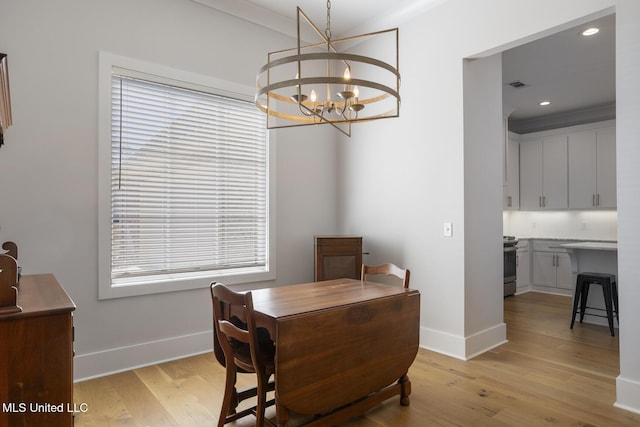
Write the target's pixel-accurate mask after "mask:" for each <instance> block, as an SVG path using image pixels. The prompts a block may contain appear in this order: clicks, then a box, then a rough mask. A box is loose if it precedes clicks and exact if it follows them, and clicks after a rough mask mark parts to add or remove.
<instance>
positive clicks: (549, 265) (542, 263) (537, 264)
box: [532, 240, 573, 295]
mask: <svg viewBox="0 0 640 427" xmlns="http://www.w3.org/2000/svg"><path fill="white" fill-rule="evenodd" d="M563 243H569V242H566V241H558V240H534V242H533V265H532V276H533V278H532V279H533V284H532V287H533V289H536V290H541V291H547V292H556V293H561V294H566V295H571V293H572V290H573V275H572V272H571V258H570V257H569V254H568V253H567V251H566V250H564V249H561V248H558V246H559V245H561V244H563Z"/></svg>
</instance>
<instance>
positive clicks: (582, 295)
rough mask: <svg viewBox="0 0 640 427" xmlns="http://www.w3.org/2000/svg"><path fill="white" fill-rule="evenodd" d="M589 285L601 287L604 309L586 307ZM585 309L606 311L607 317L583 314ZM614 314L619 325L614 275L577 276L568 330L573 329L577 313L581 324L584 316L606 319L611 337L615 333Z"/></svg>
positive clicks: (592, 274) (583, 274)
mask: <svg viewBox="0 0 640 427" xmlns="http://www.w3.org/2000/svg"><path fill="white" fill-rule="evenodd" d="M591 285H600V286H602V293H603V296H604V305H605V309H601V308H595V307H588V306H587V298H588V297H589V287H590V286H591ZM578 302H579V303H580V308H579V310H578ZM586 309H590V310H600V311H606V313H607V315H606V316H603V315H601V314H594V313H586V312H585V311H586ZM614 312H615V315H616V319H617V320H618V323H619V322H620V318H619V317H618V287H617V284H616V275H615V274H603V273H580V274H578V278H577V279H576V291H575V294H574V297H573V313H572V314H571V327H570V328H571V329H573V324H574V323H575V321H576V314H577V313H580V323H582V319H584V315H585V314H587V315H589V316H598V317H606V318H607V320H608V321H609V330H610V331H611V336H612V337H613V336H615V332H614V328H613V314H614Z"/></svg>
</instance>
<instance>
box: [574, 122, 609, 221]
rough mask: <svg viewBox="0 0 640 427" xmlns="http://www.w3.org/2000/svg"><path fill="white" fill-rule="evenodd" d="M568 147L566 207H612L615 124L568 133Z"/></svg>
mask: <svg viewBox="0 0 640 427" xmlns="http://www.w3.org/2000/svg"><path fill="white" fill-rule="evenodd" d="M568 149H569V208H571V209H613V208H615V207H616V137H615V127H613V126H611V127H606V128H601V129H593V130H586V131H581V132H573V133H570V134H569V140H568Z"/></svg>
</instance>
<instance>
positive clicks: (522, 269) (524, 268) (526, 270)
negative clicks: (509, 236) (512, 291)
mask: <svg viewBox="0 0 640 427" xmlns="http://www.w3.org/2000/svg"><path fill="white" fill-rule="evenodd" d="M530 287H531V251H530V250H529V241H528V240H520V242H518V251H517V252H516V292H518V293H519V292H524V291H526V290H529V289H530Z"/></svg>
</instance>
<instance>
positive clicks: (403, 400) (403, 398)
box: [398, 374, 411, 406]
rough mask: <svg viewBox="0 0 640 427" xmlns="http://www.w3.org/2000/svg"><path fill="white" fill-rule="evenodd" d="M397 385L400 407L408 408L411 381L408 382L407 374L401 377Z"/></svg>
mask: <svg viewBox="0 0 640 427" xmlns="http://www.w3.org/2000/svg"><path fill="white" fill-rule="evenodd" d="M398 384H400V405H402V406H409V402H410V401H409V395H410V394H411V381H409V376H408V375H407V374H404V375H403V376H401V377H400V380H398Z"/></svg>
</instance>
